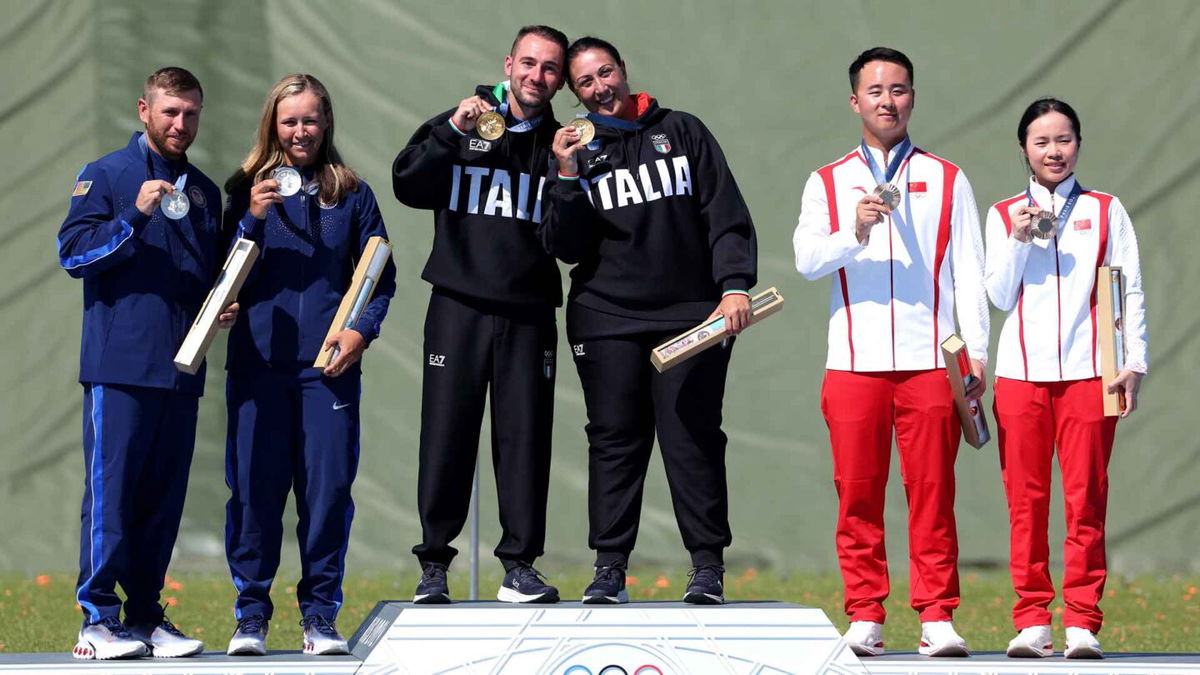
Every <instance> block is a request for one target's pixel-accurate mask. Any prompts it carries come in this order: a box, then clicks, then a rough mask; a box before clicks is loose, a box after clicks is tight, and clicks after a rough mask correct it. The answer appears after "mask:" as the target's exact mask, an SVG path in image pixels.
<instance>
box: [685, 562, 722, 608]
mask: <svg viewBox="0 0 1200 675" xmlns="http://www.w3.org/2000/svg"><path fill="white" fill-rule="evenodd" d="M683 601H684V602H690V603H692V604H693V605H723V604H725V568H724V567H721V566H720V565H701V566H699V567H693V568H692V571H691V572H688V585H687V592H686V593H684V594H683Z"/></svg>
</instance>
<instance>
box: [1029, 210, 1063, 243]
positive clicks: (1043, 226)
mask: <svg viewBox="0 0 1200 675" xmlns="http://www.w3.org/2000/svg"><path fill="white" fill-rule="evenodd" d="M1029 233H1030V234H1032V235H1033V236H1035V237H1037V238H1038V239H1049V238H1051V237H1053V236H1054V235H1056V234H1058V225H1057V223H1055V218H1054V214H1053V213H1051V212H1049V211H1038V214H1037V215H1036V216H1034V217H1033V227H1032V228H1030V230H1029Z"/></svg>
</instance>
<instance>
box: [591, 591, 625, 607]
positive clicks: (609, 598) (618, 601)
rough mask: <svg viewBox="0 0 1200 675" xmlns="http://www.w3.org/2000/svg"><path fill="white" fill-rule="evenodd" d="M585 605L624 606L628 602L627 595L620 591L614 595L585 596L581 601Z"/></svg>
mask: <svg viewBox="0 0 1200 675" xmlns="http://www.w3.org/2000/svg"><path fill="white" fill-rule="evenodd" d="M582 602H583V604H585V605H624V604H625V603H627V602H629V593H628V592H626V591H624V590H622V591H621V592H619V593H617V594H616V595H615V596H614V595H585V596H583V600H582Z"/></svg>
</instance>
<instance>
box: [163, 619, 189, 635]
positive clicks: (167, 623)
mask: <svg viewBox="0 0 1200 675" xmlns="http://www.w3.org/2000/svg"><path fill="white" fill-rule="evenodd" d="M158 627H159V628H161V629H163V630H165V631H167V632H168V633H170V634H171V635H174V636H175V637H180V638H186V637H187V636H186V635H184V634H183V631H181V630H179V628H178V627H176V626H175V624H173V623H171V620H170V619H168V618H167V615H166V614H163V618H162V623H160V624H159V625H158Z"/></svg>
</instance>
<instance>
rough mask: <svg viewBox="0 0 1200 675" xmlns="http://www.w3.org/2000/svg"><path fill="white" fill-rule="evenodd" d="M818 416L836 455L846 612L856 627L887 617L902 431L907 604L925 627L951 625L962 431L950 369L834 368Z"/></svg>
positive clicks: (955, 592)
mask: <svg viewBox="0 0 1200 675" xmlns="http://www.w3.org/2000/svg"><path fill="white" fill-rule="evenodd" d="M821 412H822V413H824V415H825V422H826V424H828V425H829V439H830V444H831V446H832V448H833V481H834V485H835V486H836V487H837V493H838V525H837V553H838V562H839V564H840V565H841V570H842V581H843V583H844V584H845V593H846V614H847V615H849V616H850V620H851V621H875V622H878V623H883V621H884V619H885V618H886V613H885V611H884V609H883V601H884V599H886V598H887V596H888V592H889V586H888V567H887V552H886V550H885V548H884V539H883V504H884V494H885V490H886V487H887V480H888V467H889V464H890V463H891V454H892V429H893V428H895V430H896V445H897V447H898V448H899V451H900V471H901V474H902V476H903V478H904V491H905V494H906V495H907V498H908V550H909V565H910V567H909V570H910V571H909V575H910V577H911V586H910V591H909V599H910V601H911V603H912V607H913V609H915V610H916V611H917V612H918V613H919V614H920V617H921V621H948V620H949V619H950V616H951V613H952V612H953V611H954V609H955V608H957V607H958V602H959V588H958V533H957V530H956V529H955V524H954V460H955V458H956V457H957V455H958V440H959V434H960V428H959V424H958V417H957V415H956V414H955V411H954V401H953V396H952V394H951V392H950V383H949V381H948V380H947V379H946V373H945V371H943V370H940V369H939V370H927V371H910V372H882V373H852V372H848V371H841V370H828V371H826V372H825V383H824V385H823V386H822V388H821Z"/></svg>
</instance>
